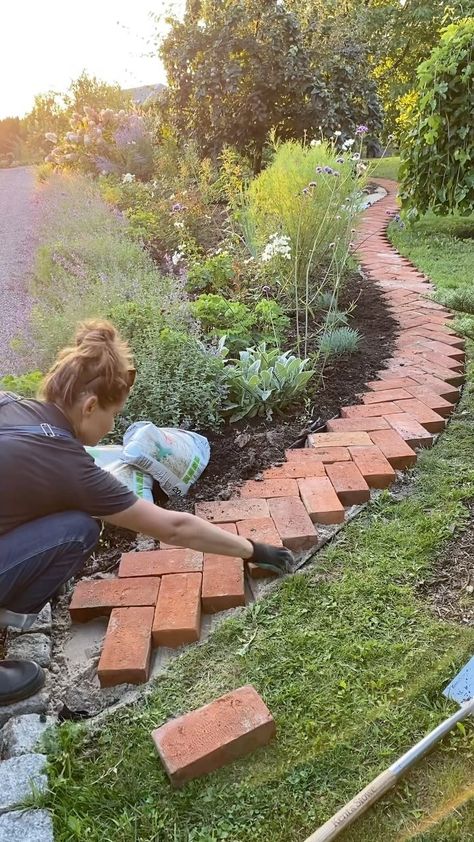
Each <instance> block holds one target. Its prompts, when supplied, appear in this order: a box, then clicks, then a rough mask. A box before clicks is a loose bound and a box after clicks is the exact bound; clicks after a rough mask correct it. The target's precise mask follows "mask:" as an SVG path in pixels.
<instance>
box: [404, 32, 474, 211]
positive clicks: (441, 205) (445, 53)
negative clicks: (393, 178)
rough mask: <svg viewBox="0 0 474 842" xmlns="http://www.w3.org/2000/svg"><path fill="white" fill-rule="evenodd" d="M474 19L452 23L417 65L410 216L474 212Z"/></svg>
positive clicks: (408, 180)
mask: <svg viewBox="0 0 474 842" xmlns="http://www.w3.org/2000/svg"><path fill="white" fill-rule="evenodd" d="M473 75H474V18H470V19H466V20H464V21H461V23H459V24H452V25H451V26H448V27H447V28H446V29H445V30H444V32H443V34H442V36H441V41H440V44H439V46H438V47H436V48H435V49H434V50H433V52H432V54H431V56H430V58H429V59H428V60H427V61H425V62H423V63H422V64H421V65H420V67H419V68H418V86H417V91H416V93H417V98H416V103H415V106H414V108H413V111H412V114H411V119H410V123H411V126H410V129H409V131H408V132H407V134H406V137H405V138H404V141H403V146H402V165H401V168H400V179H401V181H402V191H401V198H402V205H403V208H404V209H405V210H407V211H409V216H411V217H412V218H416V217H417V216H418V215H419V214H420V213H424V212H426V211H427V210H433V211H434V212H435V213H437V214H446V213H450V212H458V213H461V214H470V213H472V212H473V211H474V126H473V122H472V109H473V104H474V86H473Z"/></svg>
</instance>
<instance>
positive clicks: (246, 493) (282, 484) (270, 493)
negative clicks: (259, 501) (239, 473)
mask: <svg viewBox="0 0 474 842" xmlns="http://www.w3.org/2000/svg"><path fill="white" fill-rule="evenodd" d="M240 494H241V497H253V498H257V497H263V498H264V499H267V498H269V497H294V496H295V495H296V494H298V486H297V484H296V480H295V479H268V480H261V481H260V482H259V481H258V480H252V479H250V480H247V482H244V484H243V486H242V488H241V489H240Z"/></svg>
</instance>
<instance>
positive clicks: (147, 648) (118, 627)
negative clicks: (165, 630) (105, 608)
mask: <svg viewBox="0 0 474 842" xmlns="http://www.w3.org/2000/svg"><path fill="white" fill-rule="evenodd" d="M154 613H155V609H154V608H153V607H152V606H148V607H146V608H114V609H113V610H112V613H111V615H110V620H109V624H108V626H107V634H106V635H105V642H104V646H103V649H102V654H101V656H100V661H99V666H98V669H97V675H98V677H99V682H100V686H101V687H114V686H115V685H116V684H142V683H143V682H144V681H147V679H148V674H149V669H150V654H151V627H152V625H153V615H154Z"/></svg>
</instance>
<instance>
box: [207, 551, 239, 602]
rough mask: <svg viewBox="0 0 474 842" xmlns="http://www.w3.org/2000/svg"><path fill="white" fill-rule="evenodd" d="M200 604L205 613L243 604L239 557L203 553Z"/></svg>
mask: <svg viewBox="0 0 474 842" xmlns="http://www.w3.org/2000/svg"><path fill="white" fill-rule="evenodd" d="M201 604H202V610H203V611H204V612H205V613H206V614H215V613H216V612H217V611H225V610H226V609H227V608H235V607H236V606H237V605H245V585H244V562H243V561H242V559H241V558H229V557H228V556H224V555H212V554H210V553H205V554H204V568H203V571H202V594H201Z"/></svg>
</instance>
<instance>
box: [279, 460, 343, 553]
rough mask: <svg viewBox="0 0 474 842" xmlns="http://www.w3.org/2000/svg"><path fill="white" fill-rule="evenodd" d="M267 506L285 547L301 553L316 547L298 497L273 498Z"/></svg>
mask: <svg viewBox="0 0 474 842" xmlns="http://www.w3.org/2000/svg"><path fill="white" fill-rule="evenodd" d="M348 464H349V463H348ZM268 505H269V508H270V514H271V517H272V519H273V521H274V523H275V526H276V528H277V530H278V532H279V534H280V537H281V539H282V541H283V544H284V545H285V547H288V549H289V550H294V551H295V552H302V551H303V550H310V549H311V548H312V547H315V546H316V544H317V543H318V536H317V533H316V530H315V528H314V526H313V524H312V522H311V520H310V517H309V515H308V512H307V511H306V509H305V507H304V505H303V503H302V502H301V500H300V498H299V497H274V498H273V499H272V500H269V501H268Z"/></svg>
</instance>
